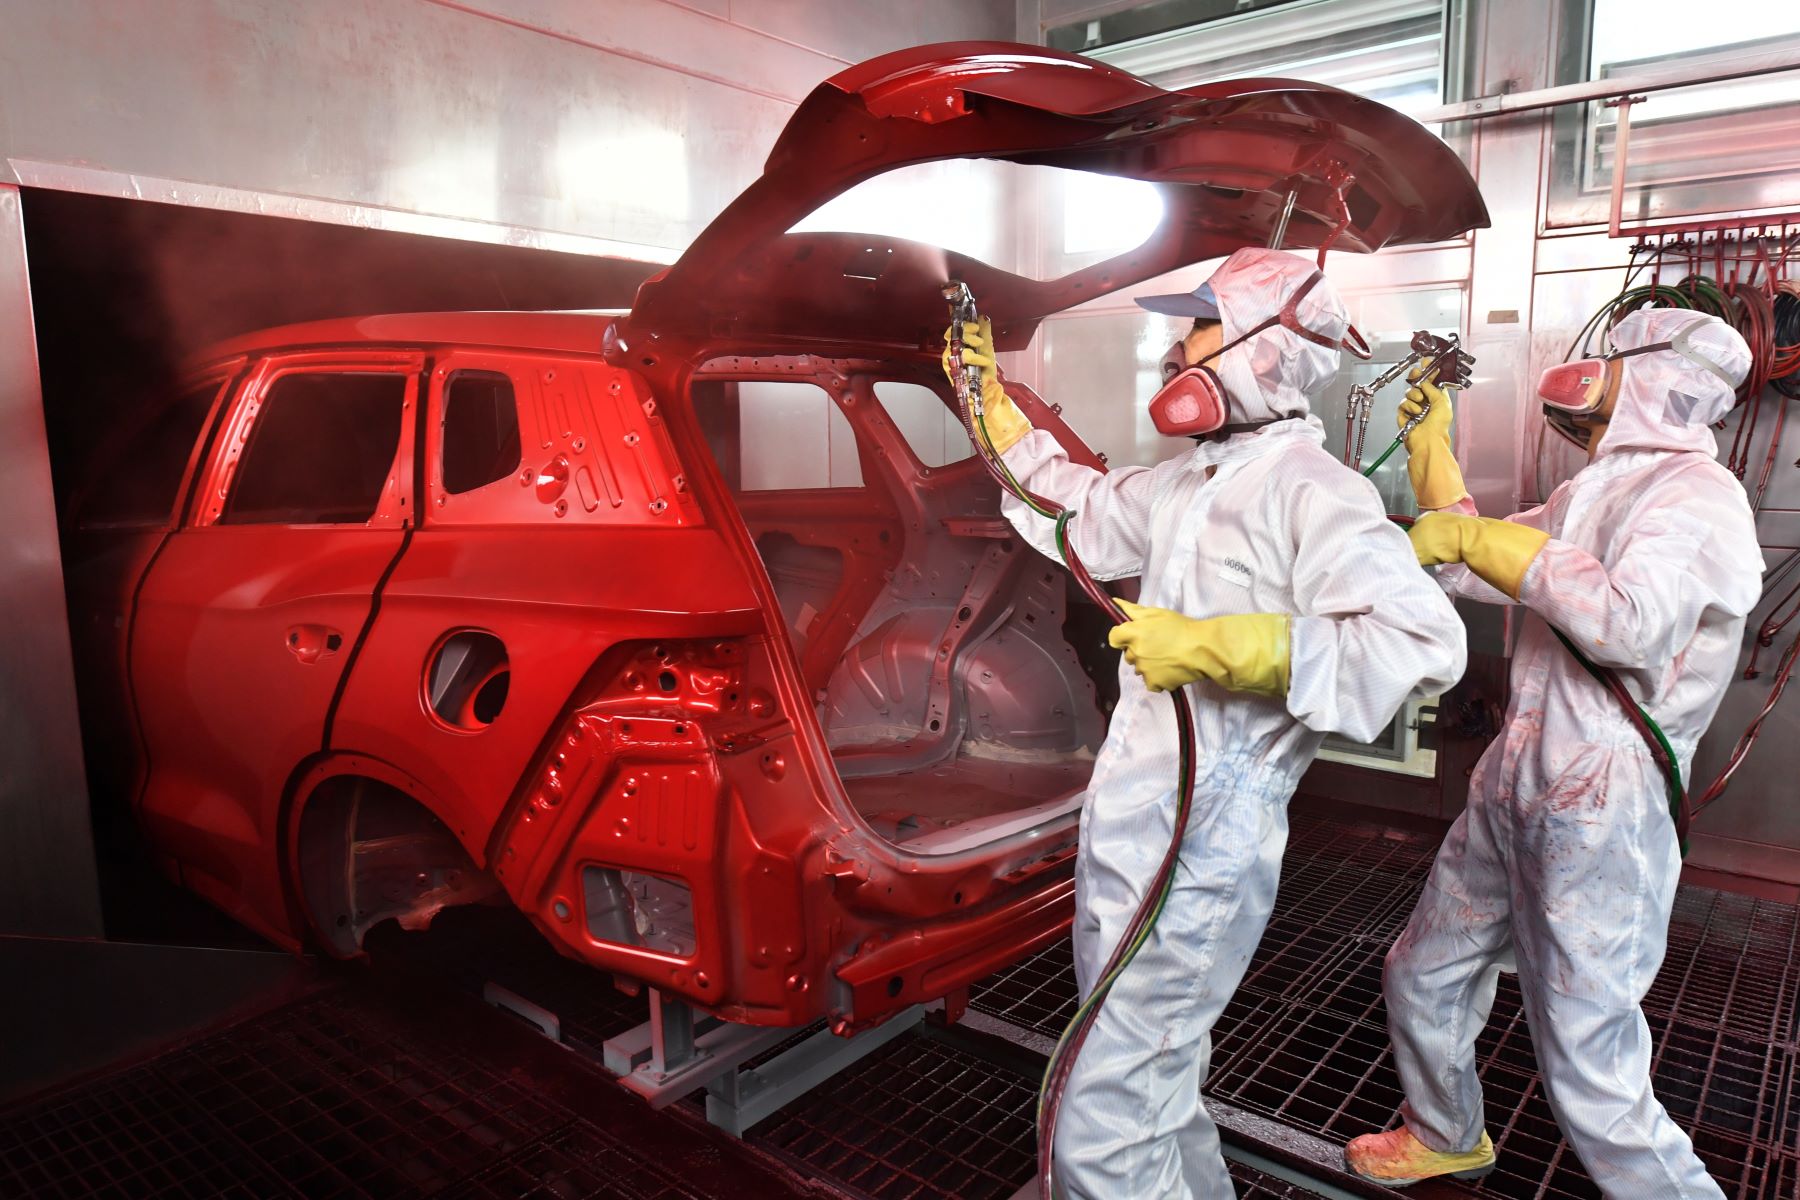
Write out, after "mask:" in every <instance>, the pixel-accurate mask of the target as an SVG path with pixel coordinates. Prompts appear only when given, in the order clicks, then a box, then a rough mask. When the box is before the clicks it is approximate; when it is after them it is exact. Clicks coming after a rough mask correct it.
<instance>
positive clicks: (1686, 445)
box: [1595, 308, 1750, 458]
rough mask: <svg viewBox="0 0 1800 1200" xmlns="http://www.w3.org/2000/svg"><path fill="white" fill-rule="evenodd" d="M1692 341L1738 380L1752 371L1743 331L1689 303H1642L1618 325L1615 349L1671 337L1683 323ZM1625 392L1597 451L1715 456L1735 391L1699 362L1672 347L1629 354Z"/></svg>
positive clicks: (1622, 376)
mask: <svg viewBox="0 0 1800 1200" xmlns="http://www.w3.org/2000/svg"><path fill="white" fill-rule="evenodd" d="M1696 323H1699V327H1698V328H1696V329H1693V330H1691V331H1690V332H1689V333H1688V345H1689V347H1690V348H1691V349H1692V350H1693V352H1694V353H1696V354H1700V355H1703V356H1704V357H1706V358H1707V359H1709V360H1710V361H1711V362H1712V363H1714V364H1715V365H1716V366H1718V367H1719V368H1720V369H1721V370H1723V371H1724V373H1725V374H1726V375H1727V376H1729V377H1730V378H1731V379H1733V380H1734V381H1736V382H1737V383H1742V382H1743V380H1744V376H1745V375H1746V374H1748V372H1749V370H1750V347H1749V346H1747V345H1746V344H1745V343H1744V339H1743V338H1742V337H1741V336H1739V334H1738V332H1737V330H1735V329H1733V328H1732V327H1731V326H1729V325H1727V324H1726V323H1725V322H1723V321H1721V320H1719V318H1717V317H1710V316H1706V315H1704V314H1702V313H1697V312H1693V311H1691V310H1689V309H1685V308H1647V309H1640V310H1639V311H1637V312H1634V313H1632V314H1631V315H1630V316H1628V317H1626V318H1625V319H1624V320H1623V321H1620V322H1619V323H1618V325H1616V326H1615V327H1614V328H1613V331H1612V338H1611V341H1612V348H1613V349H1614V350H1615V351H1618V350H1633V349H1636V348H1637V347H1639V346H1649V345H1653V344H1655V343H1657V342H1666V341H1669V340H1670V339H1671V338H1673V337H1674V336H1675V334H1676V333H1677V332H1678V331H1679V330H1681V329H1682V328H1684V327H1686V326H1689V325H1694V324H1696ZM1619 366H1620V368H1621V374H1620V378H1619V398H1618V401H1617V402H1616V403H1615V404H1614V405H1613V414H1612V420H1611V423H1610V424H1609V425H1608V426H1607V429H1606V434H1605V436H1604V437H1602V438H1601V439H1600V449H1599V452H1598V453H1597V454H1596V455H1595V458H1603V457H1605V456H1606V455H1608V454H1616V453H1619V452H1621V451H1624V450H1698V451H1700V452H1701V453H1703V454H1706V455H1708V456H1709V457H1716V456H1717V455H1718V453H1719V444H1718V441H1717V439H1715V438H1714V437H1713V431H1712V428H1711V426H1712V423H1713V422H1714V421H1717V420H1719V419H1720V418H1721V417H1723V416H1724V415H1725V414H1726V413H1728V412H1730V411H1731V408H1732V406H1733V405H1734V404H1736V403H1737V394H1736V392H1735V391H1734V390H1733V388H1731V387H1727V386H1726V384H1725V381H1724V380H1723V379H1721V378H1719V376H1718V375H1715V374H1714V373H1713V372H1711V371H1709V370H1707V369H1706V368H1705V367H1703V366H1701V365H1700V364H1699V363H1696V362H1693V361H1690V360H1689V359H1687V358H1684V357H1682V356H1681V355H1680V354H1677V353H1676V352H1675V351H1673V350H1659V351H1656V352H1655V353H1652V354H1643V355H1638V356H1635V357H1632V358H1627V359H1625V360H1623V361H1622V362H1621V363H1620V364H1619Z"/></svg>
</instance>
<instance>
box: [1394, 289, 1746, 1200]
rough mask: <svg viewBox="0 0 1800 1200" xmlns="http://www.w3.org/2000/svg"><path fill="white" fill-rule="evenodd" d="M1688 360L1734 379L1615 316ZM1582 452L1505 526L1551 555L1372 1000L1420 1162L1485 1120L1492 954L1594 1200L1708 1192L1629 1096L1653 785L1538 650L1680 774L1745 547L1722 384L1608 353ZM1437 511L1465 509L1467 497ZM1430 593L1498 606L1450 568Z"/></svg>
mask: <svg viewBox="0 0 1800 1200" xmlns="http://www.w3.org/2000/svg"><path fill="white" fill-rule="evenodd" d="M1697 319H1704V320H1706V321H1707V322H1708V324H1707V325H1706V326H1705V327H1704V328H1702V329H1699V330H1696V331H1695V332H1694V334H1693V335H1692V337H1693V346H1694V348H1695V349H1696V350H1697V351H1699V352H1700V353H1702V354H1704V355H1705V356H1706V357H1707V358H1709V359H1710V360H1711V361H1713V362H1714V363H1716V364H1718V365H1719V366H1721V367H1723V368H1724V369H1725V370H1726V372H1727V373H1728V374H1730V375H1732V376H1733V377H1734V378H1737V379H1742V378H1743V376H1744V373H1745V371H1746V370H1747V368H1748V366H1749V362H1750V356H1749V350H1748V348H1747V347H1746V346H1745V345H1744V342H1743V340H1742V339H1741V338H1740V337H1739V336H1738V335H1737V333H1736V332H1735V331H1733V330H1731V329H1730V328H1729V327H1727V326H1726V325H1725V324H1724V323H1723V322H1720V321H1718V320H1717V319H1714V318H1700V317H1699V314H1696V313H1693V312H1689V311H1687V310H1683V309H1652V310H1646V311H1640V312H1637V313H1633V314H1632V315H1630V316H1628V317H1626V318H1625V320H1623V321H1621V322H1620V323H1619V325H1618V327H1617V328H1616V329H1615V330H1614V332H1613V338H1612V340H1613V345H1614V347H1615V349H1620V350H1626V349H1631V348H1633V347H1637V346H1646V345H1651V344H1653V343H1656V342H1664V341H1668V340H1669V339H1670V337H1671V336H1672V335H1673V334H1674V333H1675V331H1676V330H1678V329H1680V328H1681V327H1682V326H1683V325H1686V324H1689V323H1691V322H1693V321H1695V320H1697ZM1619 366H1620V368H1622V371H1623V374H1622V378H1621V382H1620V387H1619V394H1618V399H1617V401H1616V404H1615V407H1614V411H1613V416H1612V421H1611V425H1610V427H1609V428H1608V429H1607V430H1606V433H1605V435H1604V436H1603V437H1602V438H1601V441H1600V447H1599V450H1598V452H1597V454H1596V456H1595V457H1594V460H1593V461H1592V462H1591V463H1590V464H1589V465H1588V466H1587V467H1585V468H1583V469H1582V470H1581V471H1580V472H1579V473H1578V474H1577V475H1576V476H1575V477H1574V478H1573V479H1570V480H1569V481H1567V482H1565V483H1563V484H1562V485H1561V486H1559V487H1558V488H1557V489H1556V490H1555V491H1554V492H1552V493H1551V495H1550V498H1549V500H1548V501H1546V502H1545V503H1544V504H1543V505H1542V506H1541V507H1539V508H1534V509H1532V510H1530V511H1529V512H1523V513H1519V514H1518V515H1516V516H1512V517H1508V518H1507V520H1509V521H1516V522H1518V523H1520V524H1523V525H1529V526H1531V527H1532V528H1535V529H1541V530H1543V531H1545V532H1546V533H1548V534H1549V535H1550V537H1551V540H1550V541H1549V542H1548V543H1546V544H1545V546H1544V548H1543V550H1542V551H1541V552H1540V553H1539V554H1538V556H1537V558H1536V559H1535V560H1534V561H1533V562H1532V564H1531V567H1530V569H1529V570H1528V571H1527V572H1526V575H1525V578H1524V582H1523V584H1522V585H1521V587H1520V594H1519V603H1521V604H1523V605H1524V606H1525V607H1526V608H1527V609H1528V610H1529V613H1530V615H1528V616H1527V617H1526V618H1525V620H1524V622H1523V631H1522V633H1521V635H1520V638H1519V645H1518V649H1517V650H1516V651H1515V652H1514V654H1513V660H1512V698H1511V703H1510V706H1509V707H1508V710H1507V716H1506V724H1505V727H1504V729H1503V730H1502V732H1501V734H1500V736H1499V738H1498V739H1496V740H1495V742H1494V743H1493V744H1492V745H1491V746H1489V747H1488V750H1487V753H1486V754H1484V755H1483V756H1482V758H1481V762H1480V764H1479V765H1478V766H1477V767H1476V769H1475V774H1474V777H1473V780H1472V782H1471V784H1470V789H1469V806H1468V809H1467V810H1466V811H1465V812H1464V813H1463V814H1462V816H1461V817H1459V818H1458V819H1457V821H1456V823H1455V824H1454V825H1453V826H1452V827H1451V829H1450V832H1449V834H1448V835H1447V836H1446V837H1445V839H1444V845H1443V848H1442V850H1440V851H1439V853H1438V857H1437V862H1436V864H1435V865H1434V866H1433V867H1432V871H1431V876H1430V879H1429V880H1428V882H1427V883H1426V885H1425V892H1424V895H1423V896H1422V898H1421V899H1420V900H1419V903H1418V907H1417V908H1416V909H1414V911H1413V914H1412V919H1411V921H1410V922H1409V923H1408V925H1407V927H1406V930H1405V931H1404V932H1403V933H1402V934H1401V936H1400V938H1399V939H1398V941H1397V942H1396V943H1395V945H1394V947H1393V949H1392V950H1391V951H1389V953H1388V958H1387V970H1386V975H1385V991H1386V995H1387V1009H1388V1024H1389V1029H1390V1032H1391V1035H1392V1038H1393V1043H1394V1059H1395V1065H1396V1066H1397V1067H1398V1068H1399V1073H1400V1079H1401V1083H1402V1085H1403V1087H1404V1089H1405V1092H1406V1106H1405V1108H1404V1109H1403V1115H1404V1117H1405V1120H1406V1125H1407V1128H1408V1129H1409V1130H1410V1131H1411V1132H1412V1134H1413V1136H1414V1137H1416V1138H1417V1139H1418V1140H1419V1141H1420V1142H1422V1143H1424V1144H1425V1145H1426V1146H1427V1147H1429V1148H1430V1149H1433V1150H1438V1151H1445V1152H1455V1151H1463V1150H1469V1149H1472V1148H1473V1147H1474V1146H1475V1144H1476V1142H1477V1141H1478V1140H1479V1139H1480V1136H1481V1131H1482V1126H1483V1118H1482V1100H1481V1085H1480V1083H1479V1082H1478V1081H1477V1079H1476V1075H1475V1039H1476V1037H1477V1036H1478V1035H1479V1034H1480V1032H1481V1029H1482V1027H1483V1026H1484V1025H1485V1024H1486V1023H1487V1018H1488V1013H1489V1011H1490V1009H1491V1008H1492V1006H1493V1002H1494V993H1495V987H1496V984H1497V982H1498V976H1499V971H1500V969H1501V964H1502V962H1507V961H1509V960H1513V959H1515V958H1516V962H1517V969H1518V972H1519V988H1520V991H1521V992H1522V993H1523V996H1524V1002H1525V1015H1526V1019H1527V1020H1528V1021H1529V1023H1530V1027H1531V1040H1532V1044H1533V1046H1534V1047H1535V1048H1536V1050H1537V1057H1538V1061H1539V1064H1540V1066H1541V1068H1542V1072H1543V1079H1544V1090H1545V1093H1546V1095H1547V1097H1548V1099H1549V1102H1550V1106H1551V1108H1552V1109H1553V1110H1554V1111H1555V1113H1556V1117H1557V1120H1558V1121H1559V1122H1560V1123H1561V1125H1562V1128H1563V1132H1564V1133H1565V1134H1566V1135H1567V1136H1568V1139H1569V1141H1570V1142H1571V1143H1572V1144H1573V1146H1574V1148H1575V1151H1576V1153H1577V1154H1579V1155H1580V1156H1581V1160H1582V1162H1583V1163H1584V1164H1585V1165H1586V1166H1587V1169H1588V1172H1589V1174H1591V1175H1592V1176H1593V1178H1594V1180H1595V1181H1596V1182H1597V1183H1598V1184H1599V1185H1600V1188H1601V1191H1602V1192H1604V1193H1605V1195H1606V1196H1607V1197H1609V1198H1611V1200H1621V1198H1629V1200H1651V1198H1652V1197H1655V1198H1657V1200H1664V1198H1667V1200H1686V1198H1690V1197H1709V1198H1716V1197H1720V1196H1721V1195H1722V1193H1721V1192H1720V1190H1719V1187H1718V1185H1717V1184H1716V1183H1714V1182H1713V1181H1712V1179H1711V1178H1710V1177H1709V1176H1708V1175H1707V1173H1706V1169H1705V1167H1704V1166H1703V1165H1702V1164H1701V1162H1700V1160H1699V1159H1698V1158H1697V1157H1696V1156H1695V1154H1694V1151H1693V1146H1692V1144H1691V1143H1690V1142H1689V1140H1688V1138H1687V1135H1686V1134H1684V1133H1682V1131H1681V1130H1680V1129H1678V1128H1677V1127H1676V1126H1675V1123H1674V1122H1673V1121H1671V1120H1670V1119H1669V1115H1668V1114H1667V1113H1666V1112H1665V1111H1664V1110H1663V1107H1662V1105H1661V1104H1660V1103H1658V1102H1657V1100H1656V1097H1655V1096H1653V1095H1652V1094H1651V1091H1650V1054H1651V1046H1650V1031H1649V1027H1648V1025H1647V1024H1646V1022H1645V1020H1644V1016H1643V1013H1642V1011H1641V1010H1640V1009H1639V1007H1638V1006H1639V1003H1640V1001H1642V1000H1643V998H1644V995H1645V993H1646V992H1647V991H1648V990H1649V988H1650V985H1651V983H1652V982H1653V981H1654V979H1655V977H1656V972H1657V970H1658V968H1659V967H1660V966H1661V964H1662V959H1663V952H1664V949H1665V945H1666V940H1667V936H1668V928H1669V912H1670V908H1671V906H1672V905H1673V903H1674V898H1675V886H1676V882H1677V878H1678V876H1679V874H1680V869H1681V853H1680V848H1679V846H1678V845H1677V840H1676V835H1675V827H1674V822H1673V821H1672V820H1671V818H1670V816H1669V811H1668V793H1667V790H1666V785H1665V782H1664V778H1663V775H1662V773H1661V771H1659V770H1658V768H1657V766H1656V763H1655V761H1654V760H1653V759H1652V758H1651V756H1650V753H1649V751H1648V750H1647V749H1646V748H1645V746H1644V743H1643V741H1642V740H1641V737H1640V735H1639V734H1638V733H1637V731H1636V730H1635V729H1634V728H1633V727H1632V726H1631V724H1630V723H1629V722H1628V721H1627V720H1626V718H1625V716H1624V714H1623V712H1622V710H1621V708H1620V705H1619V702H1618V700H1617V698H1616V697H1614V696H1613V695H1612V694H1611V693H1609V692H1607V691H1606V690H1605V689H1603V688H1602V687H1601V686H1600V685H1599V684H1598V683H1596V682H1595V681H1594V680H1593V679H1592V678H1591V677H1589V676H1588V674H1587V673H1586V672H1585V671H1584V670H1583V669H1582V668H1581V666H1580V665H1579V664H1578V663H1577V662H1576V661H1575V659H1574V657H1573V656H1571V655H1570V654H1569V652H1568V651H1567V650H1566V649H1565V648H1564V647H1563V646H1562V644H1561V643H1560V642H1558V641H1557V640H1556V637H1555V635H1554V634H1553V633H1551V631H1550V629H1549V628H1547V627H1546V625H1545V622H1546V621H1548V622H1550V623H1551V624H1552V625H1555V626H1556V627H1557V628H1558V629H1561V630H1562V631H1563V632H1564V633H1565V634H1566V635H1567V636H1568V637H1569V638H1570V639H1571V640H1572V641H1573V642H1574V643H1575V644H1576V645H1577V646H1579V647H1581V649H1582V651H1583V653H1585V654H1586V655H1587V656H1588V658H1589V659H1591V660H1592V661H1594V662H1596V663H1599V664H1603V665H1606V666H1610V667H1612V668H1614V669H1615V670H1616V671H1617V672H1618V673H1619V674H1620V675H1621V676H1622V677H1623V678H1624V680H1625V682H1626V686H1627V687H1628V688H1629V689H1630V691H1631V693H1632V695H1633V696H1635V697H1636V698H1637V699H1638V701H1639V703H1641V704H1643V705H1644V706H1645V707H1646V708H1647V709H1648V710H1649V712H1650V715H1651V716H1652V717H1653V718H1654V719H1655V720H1656V722H1657V723H1658V724H1659V725H1661V726H1662V729H1663V731H1664V733H1665V734H1667V736H1668V738H1669V741H1670V743H1671V744H1672V746H1673V747H1674V749H1675V753H1676V755H1677V756H1678V757H1679V759H1680V763H1681V769H1682V774H1683V777H1684V779H1685V777H1686V775H1687V773H1688V771H1689V769H1690V767H1691V765H1692V762H1693V754H1694V747H1695V745H1696V743H1698V741H1699V740H1700V735H1701V734H1702V733H1704V732H1705V731H1706V727H1707V725H1708V724H1709V723H1710V722H1711V721H1712V718H1713V713H1714V712H1715V711H1717V709H1718V706H1719V701H1720V699H1721V698H1722V697H1723V695H1724V691H1725V686H1726V684H1727V682H1728V680H1729V677H1730V675H1731V673H1732V670H1733V669H1734V667H1735V665H1736V662H1737V655H1738V649H1739V643H1740V641H1741V638H1742V635H1743V629H1744V619H1745V616H1746V614H1748V613H1749V611H1750V609H1751V608H1752V607H1753V606H1754V605H1755V603H1756V600H1757V593H1758V589H1759V587H1760V582H1761V578H1760V577H1761V572H1762V565H1763V563H1762V555H1761V552H1760V551H1759V550H1758V548H1757V540H1756V526H1755V522H1754V520H1753V518H1752V515H1751V512H1750V506H1749V503H1748V502H1747V500H1746V499H1745V496H1744V489H1743V487H1742V486H1741V485H1740V484H1739V483H1738V481H1737V480H1736V479H1735V478H1733V477H1732V475H1731V473H1730V472H1729V471H1727V470H1726V469H1725V468H1724V467H1723V466H1721V465H1720V464H1719V463H1718V462H1717V461H1716V457H1717V454H1718V446H1717V444H1716V443H1715V441H1714V439H1713V434H1712V430H1711V429H1710V428H1708V426H1709V425H1710V423H1711V422H1713V421H1716V420H1718V419H1719V418H1720V417H1722V416H1723V415H1724V414H1725V413H1726V412H1728V411H1729V410H1730V408H1731V405H1732V403H1733V394H1732V390H1731V389H1730V388H1729V387H1727V386H1726V385H1725V383H1724V382H1723V381H1722V380H1720V379H1719V378H1718V377H1717V376H1715V375H1712V374H1710V373H1708V372H1707V371H1705V370H1704V369H1702V368H1700V367H1699V366H1697V365H1695V364H1693V363H1691V362H1689V361H1688V360H1686V359H1684V358H1682V357H1681V356H1679V355H1677V354H1676V353H1674V352H1673V351H1669V350H1664V351H1660V352H1657V353H1652V354H1647V355H1643V356H1638V357H1632V358H1627V359H1624V360H1623V361H1622V362H1621V363H1620V364H1619ZM1447 511H1460V512H1466V513H1471V514H1473V513H1474V511H1475V508H1474V505H1473V504H1472V503H1471V502H1470V501H1469V500H1467V499H1466V498H1465V499H1464V500H1463V501H1461V502H1460V503H1459V504H1458V505H1456V506H1455V507H1454V508H1452V509H1450V510H1447ZM1439 580H1440V582H1442V583H1443V584H1444V585H1445V587H1446V588H1448V589H1449V590H1450V591H1451V592H1452V594H1454V595H1457V596H1463V597H1468V598H1471V599H1475V600H1481V601H1485V602H1487V603H1492V604H1510V603H1512V601H1511V600H1509V599H1508V598H1507V597H1506V596H1504V595H1503V594H1502V593H1500V592H1499V591H1497V590H1495V589H1494V588H1491V587H1489V586H1488V585H1487V584H1486V583H1483V582H1482V581H1481V580H1480V579H1478V578H1477V577H1476V576H1475V575H1474V574H1473V573H1472V572H1470V571H1469V570H1468V568H1466V567H1463V566H1460V565H1457V566H1449V567H1444V568H1442V569H1441V571H1440V573H1439Z"/></svg>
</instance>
